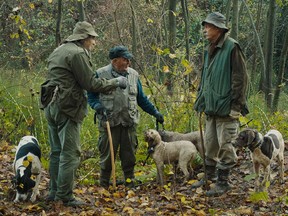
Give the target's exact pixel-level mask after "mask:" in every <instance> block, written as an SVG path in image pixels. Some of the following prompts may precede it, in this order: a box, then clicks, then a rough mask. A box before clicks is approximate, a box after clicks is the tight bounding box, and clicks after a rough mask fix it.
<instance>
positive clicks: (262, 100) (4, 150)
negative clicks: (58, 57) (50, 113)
mask: <svg viewBox="0 0 288 216" xmlns="http://www.w3.org/2000/svg"><path fill="white" fill-rule="evenodd" d="M212 11H219V12H221V13H223V14H224V15H226V17H227V26H228V27H229V28H230V36H231V37H233V38H235V39H236V40H238V42H239V44H240V46H241V48H242V50H243V52H244V54H245V56H246V63H247V69H248V73H249V77H250V80H249V92H248V95H247V98H248V106H249V110H250V113H249V114H248V115H247V116H246V117H241V119H240V120H241V124H242V125H244V126H245V124H246V123H247V122H249V121H250V120H252V121H251V122H250V123H249V127H253V128H256V129H258V130H259V131H261V132H263V133H265V132H267V131H268V130H269V129H270V128H277V129H278V130H279V131H280V132H282V134H283V135H284V138H285V139H288V130H287V128H288V123H287V122H288V111H287V109H286V104H287V102H288V97H287V91H288V89H287V87H286V81H287V76H288V64H287V55H288V28H287V24H288V1H287V0H257V1H252V0H246V1H245V0H201V1H197V0H190V1H188V0H143V1H136V0H98V1H93V0H85V1H81V0H79V1H77V0H74V1H73V0H67V1H62V0H58V1H56V0H41V1H40V0H10V1H4V0H0V23H1V26H0V33H1V34H0V38H1V39H0V52H1V58H0V65H1V67H0V144H1V145H0V146H1V150H0V151H1V154H0V160H1V161H2V163H1V165H0V173H1V177H0V178H1V184H2V187H1V189H0V196H1V198H2V201H1V202H3V203H1V206H2V207H0V214H1V213H3V212H4V213H5V214H8V215H9V214H10V215H17V214H18V213H19V212H20V213H21V210H23V207H21V206H17V205H16V206H15V205H13V204H11V200H12V196H13V192H12V191H13V190H12V187H11V182H10V181H9V179H8V180H7V175H8V176H9V177H12V176H13V173H12V170H11V168H10V165H11V164H12V161H13V155H14V152H15V149H14V147H15V146H16V145H17V143H18V141H19V139H20V138H21V137H22V136H23V135H27V134H33V135H35V136H36V137H37V138H38V140H39V141H40V143H41V148H42V151H43V160H42V162H43V166H44V168H45V171H47V169H48V162H47V160H48V156H49V145H48V143H47V137H48V136H47V124H46V121H45V118H44V115H43V112H42V111H41V110H40V109H39V87H40V84H41V83H42V82H43V81H44V80H45V74H46V72H47V67H46V59H47V57H48V55H49V54H50V53H51V52H52V51H53V50H54V49H55V48H56V47H57V46H58V45H59V44H60V43H61V41H62V40H63V39H65V38H66V37H68V36H69V35H70V34H71V33H72V31H73V28H74V26H75V24H76V22H77V21H80V20H87V21H89V22H90V23H92V24H93V26H94V27H95V29H96V32H97V33H98V34H99V38H98V39H97V46H96V48H95V50H94V51H93V53H92V61H93V63H94V67H95V69H96V68H98V67H102V66H104V65H106V64H108V63H109V59H108V51H109V49H110V48H111V47H112V46H114V45H119V44H123V45H125V46H127V47H128V48H129V50H131V52H132V53H133V55H134V59H133V61H132V66H133V67H134V68H135V69H136V70H137V71H138V72H139V73H140V75H141V80H142V84H143V87H144V91H145V93H146V94H147V95H148V96H149V98H150V100H151V101H152V102H153V103H154V104H155V105H156V106H157V108H158V109H159V110H160V111H161V112H162V113H163V114H164V116H165V129H166V130H171V131H178V132H189V131H195V130H198V129H199V123H198V122H199V121H198V120H199V116H198V114H197V113H196V112H195V111H194V110H193V102H194V100H195V97H196V93H197V88H198V83H199V79H200V76H201V66H202V60H203V50H204V48H205V46H206V45H207V41H205V40H204V38H203V35H202V26H201V22H202V21H203V20H204V19H205V17H206V16H207V14H208V13H210V12H212ZM141 114H142V115H141V116H142V117H141V122H140V125H139V127H138V134H139V149H138V153H137V161H138V162H137V167H136V168H137V172H138V178H139V179H140V180H141V181H142V182H144V183H147V184H146V186H147V185H148V186H147V187H148V189H147V188H145V187H146V186H145V187H143V188H144V189H143V190H142V191H141V192H140V193H139V194H142V193H143V194H147V193H152V191H151V188H149V187H150V183H149V182H151V181H152V182H153V180H154V178H155V173H156V170H155V166H154V164H153V162H152V161H151V160H148V165H146V166H142V165H143V161H144V160H145V158H146V147H147V146H146V143H145V142H144V140H143V132H144V131H145V130H146V129H148V128H155V119H154V118H153V117H151V116H149V115H148V114H146V113H144V112H143V113H141ZM93 115H94V111H93V110H91V109H89V114H88V117H87V118H86V119H85V120H84V122H83V127H82V132H81V137H82V150H83V154H82V163H81V167H80V169H79V171H78V173H77V175H78V179H79V180H78V182H77V186H78V190H79V191H80V192H79V191H78V194H80V195H83V196H84V195H85V192H87V190H88V191H89V190H92V191H93V193H92V192H91V191H90V192H91V193H90V195H91V194H94V196H95V193H96V192H95V190H96V191H97V193H98V194H100V195H99V196H101V197H102V198H101V199H100V198H99V199H98V200H97V198H95V197H94V198H93V199H96V201H95V203H94V207H97V209H100V210H99V212H97V213H95V209H93V208H92V209H89V211H90V210H91V212H90V213H91V214H92V215H93V214H97V215H98V214H106V213H107V212H108V215H109V213H111V214H114V213H115V212H116V214H123V215H127V214H132V215H133V214H134V213H135V208H136V207H135V206H134V207H133V208H132V207H131V209H132V210H131V209H130V208H128V207H129V206H125V205H124V204H123V203H129V202H128V201H129V199H130V198H131V197H132V198H135V196H136V195H135V194H134V195H135V196H134V195H131V194H130V195H129V193H128V192H127V191H125V189H121V188H120V189H119V190H120V191H122V192H119V194H120V195H119V194H118V195H115V193H114V194H110V195H109V194H108V195H107V194H105V193H104V192H103V194H104V195H103V194H102V192H99V191H98V189H97V187H96V189H95V187H94V185H95V184H96V185H97V183H98V177H99V159H98V152H97V145H96V143H97V139H98V132H97V127H96V125H94V123H93ZM286 151H287V150H286ZM243 157H244V159H245V157H247V158H249V156H248V155H246V154H244V156H243ZM240 158H241V155H240ZM195 164H196V165H195V168H197V166H198V165H197V164H201V159H200V158H198V160H197V161H196V162H195ZM242 168H243V167H242V166H240V167H239V169H240V170H242ZM200 169H201V168H200ZM119 170H121V169H120V165H119V164H118V163H117V171H118V173H117V176H119V178H121V172H120V171H119ZM245 170H247V168H246V169H245ZM286 170H287V158H286ZM196 172H197V169H196ZM242 172H243V170H242ZM169 173H170V176H171V172H170V171H169V170H168V171H167V175H169ZM243 173H244V174H243V178H245V176H246V177H247V175H248V173H249V172H248V171H247V172H246V171H245V172H243ZM46 176H47V173H46ZM172 176H173V175H172ZM248 176H249V175H248ZM250 177H251V176H250ZM252 177H253V176H252ZM47 178H48V177H47ZM286 178H287V171H286ZM248 179H249V178H248ZM238 180H239V179H238ZM240 180H242V181H243V179H240ZM240 180H239V181H240ZM47 181H48V180H47V179H44V181H43V182H44V183H43V185H42V187H43V188H42V195H43V197H44V196H45V194H46V192H47ZM172 182H173V181H172ZM236 182H237V181H236V180H235V182H234V183H236ZM240 182H241V181H240ZM247 182H248V183H249V184H250V186H252V187H253V184H252V182H253V181H252V182H251V180H249V181H247ZM236 184H237V183H236ZM246 185H247V184H246ZM84 188H86V189H84ZM91 188H92V189H91ZM167 188H168V189H171V188H172V189H173V190H171V191H173V193H172V194H171V197H168V195H167V193H168V194H169V193H170V192H171V191H169V190H168V189H167ZM286 188H287V185H286V187H285V185H284V186H281V187H277V189H275V191H277V192H275V191H274V192H275V193H276V194H277V196H275V197H274V198H275V199H277V200H276V201H275V199H274V198H273V197H271V196H270V197H269V195H270V193H269V194H268V193H265V194H264V195H265V196H264V198H263V196H262V195H263V194H262V195H261V196H260V195H259V196H258V197H257V196H256V197H257V198H256V201H255V199H254V201H255V203H253V205H252V204H251V202H252V201H251V196H252V195H255V193H253V192H251V191H248V192H247V193H248V194H250V195H249V196H248V198H247V200H248V201H247V202H246V199H244V204H243V203H242V204H239V203H238V207H239V205H240V206H241V205H243V206H244V210H245V211H244V212H245V214H246V215H249V214H251V215H253V214H254V215H255V214H256V215H257V214H259V215H262V213H261V212H262V211H263V215H270V214H271V215H274V214H276V213H278V214H280V215H281V214H283V215H284V214H286V215H287V214H288V213H287V211H288V210H287V199H288V198H287V189H286ZM146 189H147V191H146ZM182 189H183V188H182ZM186 189H187V188H186ZM123 190H124V192H123ZM153 190H154V191H153V192H154V193H153V194H154V195H153V196H152V197H154V198H155V200H156V201H157V202H160V203H162V201H163V200H164V203H163V208H164V207H165V208H166V209H168V212H166V213H167V214H169V213H170V214H171V215H173V214H175V215H183V214H188V215H189V214H190V215H191V214H200V215H205V214H211V215H213V214H214V215H215V214H216V215H217V214H218V215H222V213H223V212H229V210H227V209H230V206H231V203H234V201H235V200H241V194H240V196H239V197H236V199H235V200H234V201H233V200H230V201H231V202H230V203H229V202H228V203H225V205H224V204H223V203H220V205H218V206H217V205H216V206H215V205H213V203H214V201H212V204H211V203H209V201H207V199H205V198H203V193H202V195H201V192H199V193H196V195H197V194H198V195H199V197H200V198H199V197H198V198H199V199H198V200H197V199H196V198H195V197H192V198H191V197H189V196H188V197H187V195H183V194H181V195H179V194H178V195H176V194H177V190H179V188H177V187H176V186H175V187H174V186H173V184H172V186H171V185H170V186H167V187H166V189H165V190H164V192H165V193H166V195H165V193H164V195H163V194H162V193H163V191H162V190H160V189H159V188H157V189H156V188H153ZM83 191H85V192H83ZM175 191H176V192H175ZM186 191H187V190H186ZM94 192H95V193H94ZM178 192H179V191H178ZM270 192H271V191H270ZM127 193H128V194H127ZM101 194H102V195H101ZM86 195H87V194H86ZM118 196H119V197H118ZM126 196H131V197H128V198H127V197H126ZM139 196H140V195H139ZM103 197H104V198H105V199H104V198H103ZM107 197H108V198H109V199H111V200H113V201H111V200H110V201H107V199H108V198H107ZM111 197H112V198H111ZM163 197H164V198H163ZM279 197H280V198H281V199H280V201H279ZM117 198H119V199H120V200H121V199H123V200H124V201H123V200H121V201H119V200H118V201H117ZM138 198H139V197H138ZM268 198H269V199H268ZM43 199H44V198H43ZM86 199H87V198H86ZM88 199H89V198H88ZM127 199H128V201H127ZM139 199H140V201H139V200H138V201H137V203H139V205H141V204H142V205H143V206H142V207H139V206H137V207H138V209H140V210H142V209H145V210H144V214H145V215H154V214H157V212H158V214H159V212H160V213H163V211H164V210H162V209H161V208H160V207H159V206H158V208H157V205H156V204H155V203H153V201H155V200H153V201H152V198H151V200H149V201H147V197H145V195H143V196H141V197H140V198H139ZM99 200H100V201H99ZM103 200H104V201H103ZM115 200H116V201H115ZM195 200H196V201H195ZM203 200H204V201H203ZM220 200H221V199H220ZM228 200H229V199H228ZM130 201H131V200H130ZM146 201H147V202H146ZM222 201H223V200H222ZM242 201H243V200H242ZM102 202H105V204H103V203H102ZM110 202H111V203H110ZM115 202H121V203H122V204H123V205H124V206H123V205H120V204H119V203H118V204H117V203H116V207H115ZM185 202H186V203H185ZM195 202H196V204H197V205H196V204H195ZM207 202H208V203H207ZM218 202H219V201H218ZM143 203H147V205H146V204H145V205H144V204H143ZM152 203H153V204H152ZM235 203H237V201H235ZM247 203H248V204H247ZM267 203H268V204H267ZM275 203H277V205H274V204H275ZM100 204H101V205H100ZM109 204H111V205H109ZM181 204H182V205H185V206H190V207H191V208H188V207H187V208H184V209H182V208H180V209H179V208H178V207H179V206H181ZM218 204H219V203H218ZM106 205H107V206H108V207H107V206H106ZM113 205H114V206H113ZM195 205H196V206H200V207H199V208H196V210H195V209H194V207H193V206H195ZM263 205H264V207H263ZM100 206H101V207H100ZM103 206H104V207H103ZM112 206H113V207H112ZM167 206H168V207H167ZM173 206H178V207H176V209H174V207H173ZM235 206H237V205H236V204H235ZM251 206H252V207H251ZM267 206H269V207H267ZM271 206H272V207H271ZM275 206H278V207H279V208H276V207H275ZM50 207H51V206H48V207H47V206H46V205H44V204H43V203H41V204H36V205H30V204H29V203H28V204H27V206H26V207H25V208H26V211H28V212H30V213H31V214H35V215H39V212H40V213H41V214H50V215H53V213H52V212H50V213H48V212H49V211H48V210H47V208H48V209H49V208H50ZM56 207H57V206H56ZM148 207H149V208H150V207H151V209H156V210H155V212H154V211H152V210H151V211H148V210H147V209H146V208H148ZM152 207H153V208H152ZM235 208H236V207H235ZM261 208H264V209H262V210H261ZM133 209H134V210H133ZM191 209H194V210H195V211H194V210H191ZM247 209H248V210H247ZM24 210H25V209H24ZM82 210H83V209H82ZM82 210H81V211H82ZM246 210H247V211H246ZM59 211H60V212H59ZM59 211H58V212H57V211H56V210H55V209H54V213H55V215H57V214H58V213H59V214H60V213H61V211H64V212H66V213H67V212H69V214H70V213H71V212H70V211H69V210H67V209H64V210H63V209H61V208H60V210H59ZM81 211H79V212H81ZM267 211H268V213H267V214H264V212H267ZM43 212H44V213H43ZM79 212H77V214H79ZM83 212H84V213H83V214H90V213H88V210H87V209H86V210H83ZM93 212H94V213H93ZM105 212H106V213H105ZM147 212H149V213H147ZM257 212H258V213H257ZM62 213H63V212H62ZM136 213H137V211H136ZM166 213H165V214H166ZM67 214H68V213H67ZM230 214H232V215H233V212H230ZM234 214H235V215H240V214H239V212H238V213H237V212H236V213H235V212H234ZM245 214H244V213H243V215H245ZM28 215H29V213H28ZM136 215H137V214H136ZM140 215H141V211H140Z"/></svg>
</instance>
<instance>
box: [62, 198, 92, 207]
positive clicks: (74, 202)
mask: <svg viewBox="0 0 288 216" xmlns="http://www.w3.org/2000/svg"><path fill="white" fill-rule="evenodd" d="M63 204H64V206H71V207H77V206H83V205H87V203H85V202H83V201H81V200H77V199H75V198H73V199H71V200H69V201H65V202H63Z"/></svg>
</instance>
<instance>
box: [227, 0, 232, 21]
mask: <svg viewBox="0 0 288 216" xmlns="http://www.w3.org/2000/svg"><path fill="white" fill-rule="evenodd" d="M231 1H232V0H228V1H227V6H226V26H228V23H229V19H230V9H231Z"/></svg>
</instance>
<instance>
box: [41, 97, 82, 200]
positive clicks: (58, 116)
mask: <svg viewBox="0 0 288 216" xmlns="http://www.w3.org/2000/svg"><path fill="white" fill-rule="evenodd" d="M44 112H45V117H46V119H47V121H48V138H49V144H50V156H49V159H50V161H49V175H50V181H49V196H55V200H62V201H64V202H65V201H69V200H72V199H73V198H74V197H73V187H74V179H75V174H76V170H77V168H78V166H79V164H80V154H81V147H80V127H81V123H78V122H75V121H73V120H71V119H70V118H68V117H67V116H66V115H65V114H63V113H61V111H60V110H59V107H58V105H57V103H51V104H49V105H48V106H47V107H46V108H45V109H44Z"/></svg>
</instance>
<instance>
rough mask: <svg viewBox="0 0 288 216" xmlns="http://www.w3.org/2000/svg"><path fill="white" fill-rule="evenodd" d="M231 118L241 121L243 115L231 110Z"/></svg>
mask: <svg viewBox="0 0 288 216" xmlns="http://www.w3.org/2000/svg"><path fill="white" fill-rule="evenodd" d="M229 116H230V117H231V118H233V119H239V118H240V116H241V113H240V112H238V111H236V110H231V111H230V114H229Z"/></svg>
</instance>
